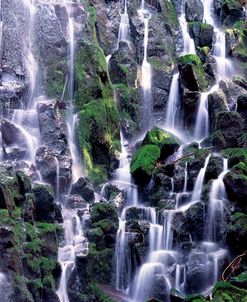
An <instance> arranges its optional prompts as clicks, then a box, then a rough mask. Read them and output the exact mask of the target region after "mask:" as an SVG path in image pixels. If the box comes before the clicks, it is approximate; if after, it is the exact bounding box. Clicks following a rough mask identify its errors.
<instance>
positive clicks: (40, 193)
mask: <svg viewBox="0 0 247 302" xmlns="http://www.w3.org/2000/svg"><path fill="white" fill-rule="evenodd" d="M33 193H34V197H35V200H34V206H35V219H36V220H37V221H43V222H50V223H53V222H54V220H55V202H54V192H53V189H52V187H51V186H49V185H43V184H35V185H34V186H33Z"/></svg>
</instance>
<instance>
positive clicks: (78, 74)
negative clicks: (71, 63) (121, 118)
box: [75, 43, 113, 110]
mask: <svg viewBox="0 0 247 302" xmlns="http://www.w3.org/2000/svg"><path fill="white" fill-rule="evenodd" d="M75 82H76V89H75V99H76V108H77V109H78V110H81V109H82V108H83V105H84V104H87V103H89V102H90V101H94V100H96V99H101V98H111V97H112V96H113V88H112V85H111V81H110V79H109V76H108V71H107V63H106V59H105V56H104V52H103V50H102V49H101V48H100V47H99V46H98V45H97V43H90V44H89V43H88V44H87V43H81V44H80V45H78V47H77V54H76V58H75Z"/></svg>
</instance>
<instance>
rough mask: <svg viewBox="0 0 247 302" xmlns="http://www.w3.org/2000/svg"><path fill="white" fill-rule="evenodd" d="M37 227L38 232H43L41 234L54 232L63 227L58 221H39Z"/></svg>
mask: <svg viewBox="0 0 247 302" xmlns="http://www.w3.org/2000/svg"><path fill="white" fill-rule="evenodd" d="M36 227H37V228H38V232H39V233H40V234H41V236H43V235H45V234H47V233H52V232H57V231H61V230H62V227H61V226H60V225H59V224H57V223H46V222H37V223H36Z"/></svg>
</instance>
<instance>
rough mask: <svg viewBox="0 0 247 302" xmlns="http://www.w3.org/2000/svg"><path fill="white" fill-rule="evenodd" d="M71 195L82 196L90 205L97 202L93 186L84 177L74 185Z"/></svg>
mask: <svg viewBox="0 0 247 302" xmlns="http://www.w3.org/2000/svg"><path fill="white" fill-rule="evenodd" d="M70 193H71V194H72V195H73V194H75V195H79V196H81V197H82V198H83V199H84V200H85V201H86V202H88V203H92V202H94V200H95V197H94V190H93V187H92V184H91V183H90V182H89V180H88V179H85V178H84V177H80V178H79V179H78V180H77V182H76V183H74V184H73V185H72V188H71V192H70Z"/></svg>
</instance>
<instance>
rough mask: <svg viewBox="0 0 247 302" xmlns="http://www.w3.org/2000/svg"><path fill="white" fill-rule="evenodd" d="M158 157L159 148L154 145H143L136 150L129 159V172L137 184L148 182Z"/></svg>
mask: <svg viewBox="0 0 247 302" xmlns="http://www.w3.org/2000/svg"><path fill="white" fill-rule="evenodd" d="M159 158H160V148H159V147H157V146H155V145H144V146H141V147H140V148H139V149H138V150H137V151H136V153H135V154H134V156H133V158H132V160H131V165H130V173H131V174H132V176H133V177H134V179H135V181H136V182H137V183H138V184H141V185H145V184H147V183H148V182H149V180H150V179H151V176H152V172H153V169H154V168H155V165H156V162H157V161H158V159H159Z"/></svg>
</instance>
